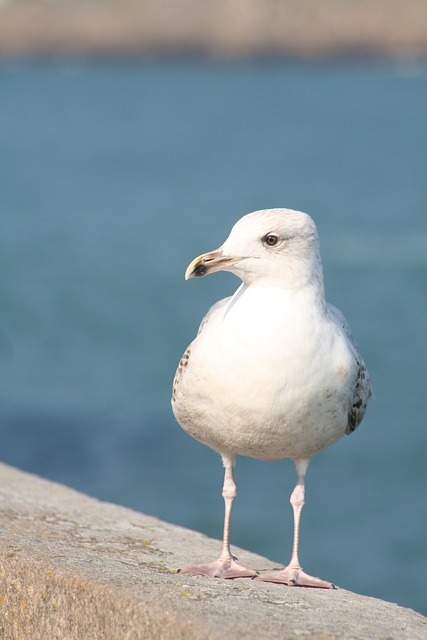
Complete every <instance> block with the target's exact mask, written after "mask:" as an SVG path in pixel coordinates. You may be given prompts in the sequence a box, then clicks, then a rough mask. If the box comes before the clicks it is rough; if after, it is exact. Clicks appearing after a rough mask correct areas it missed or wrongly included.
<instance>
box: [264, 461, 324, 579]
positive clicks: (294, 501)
mask: <svg viewBox="0 0 427 640" xmlns="http://www.w3.org/2000/svg"><path fill="white" fill-rule="evenodd" d="M309 462H310V460H296V461H295V466H296V470H297V475H298V480H297V483H296V485H295V488H294V490H293V492H292V494H291V505H292V509H293V511H294V542H293V546H292V556H291V560H290V562H289V564H288V566H287V567H286V569H281V570H279V571H268V572H267V573H262V574H261V575H260V576H259V577H258V579H259V580H264V581H265V582H278V583H282V584H288V585H290V586H299V587H320V588H323V589H333V588H334V585H333V584H332V583H331V582H326V581H325V580H321V579H320V578H315V577H314V576H310V575H308V574H307V573H305V572H304V571H303V570H302V569H301V566H300V563H299V559H298V548H299V533H300V519H301V511H302V508H303V506H304V479H305V474H306V471H307V467H308V464H309Z"/></svg>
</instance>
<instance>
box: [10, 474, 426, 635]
mask: <svg viewBox="0 0 427 640" xmlns="http://www.w3.org/2000/svg"><path fill="white" fill-rule="evenodd" d="M0 509H1V512H0V537H1V540H0V611H1V616H0V637H1V638H2V640H9V639H20V640H21V639H23V640H36V639H38V638H40V639H42V640H47V639H49V640H54V639H55V640H122V639H123V640H139V639H141V640H142V639H144V640H150V639H152V638H156V639H161V640H163V639H171V640H172V639H173V640H176V639H180V638H182V639H184V638H185V639H186V640H187V639H192V638H197V639H205V638H206V639H208V638H209V639H210V640H215V639H220V638H221V639H224V638H249V639H251V638H257V639H258V638H263V639H264V638H266V639H268V638H280V639H282V640H283V639H287V638H296V639H300V640H303V639H306V638H307V639H308V638H310V639H313V640H338V639H341V638H342V639H344V638H345V639H346V640H352V639H354V640H356V639H357V640H365V639H366V640H377V639H378V640H380V639H381V640H386V639H387V640H393V639H396V640H398V639H399V640H404V639H408V640H426V638H427V618H424V617H423V616H422V615H420V614H418V613H415V612H414V611H411V610H410V609H405V608H403V607H399V606H398V605H395V604H391V603H388V602H384V601H382V600H377V599H374V598H369V597H366V596H360V595H356V594H354V593H351V592H348V591H345V590H343V589H339V588H338V589H336V590H333V591H324V590H316V589H301V588H295V587H286V586H284V585H274V584H267V583H263V582H258V581H253V580H250V579H240V580H234V581H226V580H209V579H206V578H202V577H191V576H188V575H185V576H183V575H179V574H177V573H176V569H177V567H179V566H180V565H182V564H185V563H186V562H187V561H188V560H189V559H190V557H194V558H195V559H196V560H206V559H209V558H212V559H214V558H215V557H216V556H217V555H218V552H219V547H220V544H219V543H218V541H215V540H211V539H208V538H206V537H205V536H203V535H201V534H198V533H196V532H194V531H189V530H186V529H183V528H180V527H177V526H174V525H171V524H168V523H166V522H162V521H160V520H157V519H156V518H152V517H149V516H146V515H143V514H140V513H135V512H133V511H131V510H129V509H125V508H122V507H119V506H115V505H111V504H107V503H103V502H100V501H98V500H94V499H92V498H89V497H87V496H85V495H83V494H80V493H78V492H76V491H73V490H71V489H68V488H66V487H63V486H61V485H58V484H55V483H52V482H48V481H46V480H42V479H40V478H37V477H35V476H32V475H29V474H26V473H23V472H21V471H18V470H16V469H13V468H11V467H7V466H5V465H0ZM237 554H238V556H239V559H240V560H241V561H242V562H243V564H246V565H248V566H251V567H254V568H257V569H266V568H271V567H272V566H273V565H272V563H271V562H270V561H268V560H266V559H265V558H262V557H260V556H256V555H254V554H251V553H249V552H247V551H241V550H237Z"/></svg>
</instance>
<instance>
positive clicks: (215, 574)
mask: <svg viewBox="0 0 427 640" xmlns="http://www.w3.org/2000/svg"><path fill="white" fill-rule="evenodd" d="M222 461H223V463H224V467H225V473H224V485H223V488H222V495H223V498H224V503H225V513H224V535H223V539H222V551H221V555H220V556H219V558H218V560H216V561H215V562H209V563H206V564H187V565H185V567H182V569H180V570H179V572H180V573H197V574H199V575H202V576H208V577H209V578H250V577H252V576H255V575H257V574H256V571H252V569H246V568H245V567H242V566H240V565H239V564H237V562H236V558H234V556H232V555H231V550H230V518H231V508H232V506H233V501H234V498H235V497H236V493H237V491H236V483H235V482H234V476H233V467H234V462H235V457H234V456H228V455H225V454H223V455H222Z"/></svg>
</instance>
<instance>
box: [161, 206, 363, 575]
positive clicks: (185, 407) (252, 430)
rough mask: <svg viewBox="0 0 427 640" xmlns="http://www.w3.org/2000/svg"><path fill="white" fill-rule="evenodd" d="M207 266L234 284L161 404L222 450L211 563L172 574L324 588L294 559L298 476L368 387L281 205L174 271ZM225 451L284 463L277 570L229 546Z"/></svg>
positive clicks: (303, 219) (297, 228)
mask: <svg viewBox="0 0 427 640" xmlns="http://www.w3.org/2000/svg"><path fill="white" fill-rule="evenodd" d="M215 271H231V273H234V274H235V275H236V276H238V277H239V278H240V279H241V280H242V284H241V286H240V287H239V288H238V289H237V291H236V292H235V294H234V295H233V296H231V297H229V298H224V299H223V300H220V301H219V302H217V303H216V304H214V305H213V306H212V307H211V309H210V310H209V311H208V313H207V315H206V316H205V318H204V319H203V320H202V323H201V325H200V329H199V332H198V334H197V337H196V338H195V339H194V341H193V342H192V343H191V344H190V346H189V347H188V349H187V350H186V351H185V353H184V355H183V356H182V359H181V361H180V363H179V366H178V369H177V372H176V374H175V379H174V382H173V394H172V407H173V412H174V414H175V417H176V419H177V421H178V422H179V424H180V425H181V426H182V428H183V429H184V430H185V431H186V432H187V433H189V434H190V435H191V436H192V437H193V438H195V439H196V440H199V441H200V442H203V443H204V444H206V445H207V446H209V447H211V448H212V449H214V450H215V451H217V452H218V453H219V454H220V455H221V457H222V461H223V464H224V468H225V477H224V486H223V491H222V495H223V497H224V501H225V516H224V536H223V546H222V552H221V555H220V557H219V558H218V560H216V561H214V562H210V563H207V564H189V565H186V566H185V567H183V568H182V569H181V570H180V571H181V572H183V573H196V574H201V575H205V576H210V577H222V578H238V577H250V576H257V578H258V579H262V580H265V581H269V582H279V583H284V584H288V585H300V586H311V587H323V588H332V587H333V586H334V585H333V584H332V583H330V582H326V581H325V580H321V579H320V578H316V577H313V576H310V575H308V574H306V573H305V572H304V571H303V570H302V568H301V566H300V563H299V559H298V542H299V528H300V516H301V510H302V507H303V505H304V479H305V474H306V471H307V467H308V464H309V462H310V460H311V458H312V457H313V456H314V455H316V453H319V451H322V449H325V447H328V446H329V445H331V444H332V443H333V442H335V441H336V440H338V439H339V438H340V437H341V436H343V435H344V434H350V433H352V432H353V431H354V430H355V429H356V427H357V426H358V425H359V423H360V422H361V420H362V418H363V415H364V413H365V409H366V405H367V402H368V399H369V397H370V395H371V386H370V381H369V376H368V372H367V370H366V367H365V364H364V362H363V360H362V357H361V356H360V354H359V352H358V350H357V348H356V346H355V344H354V342H353V339H352V336H351V332H350V328H349V325H348V324H347V322H346V320H345V318H344V316H343V315H342V313H341V312H340V311H339V310H338V309H337V308H335V307H333V306H332V305H330V304H327V303H326V301H325V294H324V287H323V270H322V262H321V258H320V252H319V240H318V235H317V229H316V225H315V224H314V222H313V220H312V219H311V217H310V216H309V215H307V214H306V213H302V212H300V211H293V210H291V209H265V210H262V211H255V212H253V213H249V214H248V215H246V216H244V217H243V218H241V219H240V220H239V221H238V222H237V223H236V224H235V225H234V227H233V229H232V230H231V233H230V235H229V237H228V238H227V240H226V241H225V242H224V244H223V245H222V246H221V247H220V248H219V249H217V250H215V251H211V252H209V253H205V254H203V255H201V256H198V257H197V258H195V259H194V260H193V261H192V262H191V264H190V265H189V267H188V269H187V271H186V273H185V278H186V279H188V278H193V277H200V276H204V275H207V274H209V273H214V272H215ZM236 455H243V456H251V457H254V458H260V459H262V460H277V459H281V458H289V459H291V460H293V461H294V463H295V466H296V472H297V477H298V479H297V483H296V486H295V488H294V490H293V492H292V494H291V499H290V501H291V505H292V508H293V513H294V541H293V549H292V555H291V559H290V562H289V565H288V566H287V567H286V568H285V569H282V570H275V571H270V572H268V573H261V574H259V575H258V574H257V572H256V571H253V570H251V569H247V568H245V567H242V566H241V565H239V564H238V563H237V562H236V558H234V556H233V555H232V554H231V550H230V542H229V532H230V515H231V507H232V504H233V500H234V498H235V496H236V485H235V482H234V477H233V467H234V464H235V459H236Z"/></svg>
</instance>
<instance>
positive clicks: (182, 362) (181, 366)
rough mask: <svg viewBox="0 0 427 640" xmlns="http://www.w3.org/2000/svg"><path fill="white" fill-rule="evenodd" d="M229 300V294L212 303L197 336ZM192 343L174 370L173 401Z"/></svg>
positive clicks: (188, 358) (187, 361)
mask: <svg viewBox="0 0 427 640" xmlns="http://www.w3.org/2000/svg"><path fill="white" fill-rule="evenodd" d="M229 300H231V296H229V297H228V298H223V299H222V300H219V301H218V302H216V303H215V304H214V305H212V307H211V308H210V309H209V311H208V312H207V314H206V315H205V316H204V318H203V320H202V321H201V323H200V326H199V329H198V331H197V336H199V335H200V334H201V333H202V332H203V331H204V330H205V328H206V325H207V324H208V323H209V321H210V320H211V319H212V318H213V317H214V315H216V314H217V313H218V311H220V310H221V309H222V307H224V306H225V305H226V304H227V303H228V302H229ZM192 344H193V343H191V344H190V346H189V347H187V349H186V350H185V351H184V354H183V356H182V358H181V360H180V361H179V365H178V368H177V370H176V373H175V377H174V379H173V384H172V402H174V401H175V398H176V393H177V390H178V387H179V385H180V382H181V379H182V376H183V374H184V371H185V369H186V367H187V365H188V363H189V360H190V355H191V346H192Z"/></svg>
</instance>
